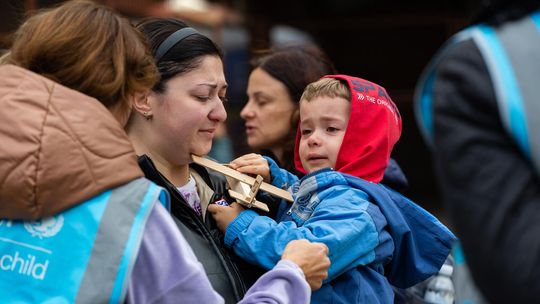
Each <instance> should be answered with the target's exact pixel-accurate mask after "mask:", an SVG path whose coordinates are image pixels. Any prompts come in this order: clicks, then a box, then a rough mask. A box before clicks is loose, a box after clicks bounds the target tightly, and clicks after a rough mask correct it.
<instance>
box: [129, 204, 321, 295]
mask: <svg viewBox="0 0 540 304" xmlns="http://www.w3.org/2000/svg"><path fill="white" fill-rule="evenodd" d="M310 296H311V290H310V288H309V285H308V284H307V282H306V281H305V279H304V274H303V272H302V270H301V269H300V268H299V267H298V266H297V265H296V264H294V263H293V262H291V261H287V260H282V261H280V262H279V263H278V264H277V265H276V266H275V267H274V268H273V269H272V270H270V271H268V272H267V273H266V274H264V275H263V276H262V277H260V278H259V280H257V282H255V284H254V285H253V286H252V287H251V288H250V289H249V290H248V292H247V293H246V295H245V296H244V299H243V300H242V301H241V302H240V303H244V304H247V303H309V301H310ZM180 302H181V303H223V302H224V301H223V298H221V296H220V295H219V294H218V293H217V292H215V291H214V290H213V289H212V286H211V285H210V281H209V280H208V278H207V277H206V274H205V272H204V269H203V266H202V264H201V263H199V261H198V260H197V258H196V257H195V254H194V253H193V251H192V250H191V247H190V246H189V244H188V243H187V241H186V240H185V238H184V237H183V236H182V234H181V233H180V231H179V230H178V228H177V227H176V224H175V223H174V221H173V220H172V218H171V217H170V214H169V213H168V212H167V210H166V209H165V208H164V207H163V206H162V205H160V204H156V206H155V207H154V210H152V213H151V214H150V217H149V218H148V222H147V224H146V227H145V231H144V235H143V239H142V244H141V248H140V250H139V255H138V257H137V260H136V262H135V265H134V267H133V272H132V275H131V281H130V283H129V287H128V293H127V298H126V303H180Z"/></svg>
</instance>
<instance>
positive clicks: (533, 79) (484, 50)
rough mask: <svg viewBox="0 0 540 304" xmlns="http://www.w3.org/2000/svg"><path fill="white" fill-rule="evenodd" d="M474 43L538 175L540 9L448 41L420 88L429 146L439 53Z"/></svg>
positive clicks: (506, 119) (420, 115) (419, 107)
mask: <svg viewBox="0 0 540 304" xmlns="http://www.w3.org/2000/svg"><path fill="white" fill-rule="evenodd" d="M465 39H472V40H473V41H474V42H475V44H476V46H477V47H478V49H479V51H480V53H481V54H482V57H483V59H484V61H485V63H486V66H487V69H488V71H489V73H490V77H491V80H492V83H493V87H494V90H495V95H496V98H497V103H498V107H499V112H500V116H501V120H502V123H503V126H504V127H505V129H506V130H507V132H508V134H509V135H510V136H511V137H512V138H514V140H515V141H516V143H517V145H518V146H519V149H520V150H521V151H522V153H523V154H524V155H525V156H526V157H527V158H528V159H529V160H530V161H532V163H533V164H534V165H535V167H536V169H537V172H540V138H539V137H529V134H530V132H531V131H534V130H538V129H540V120H539V119H538V118H537V116H538V115H539V113H540V101H539V99H540V83H539V78H540V75H539V71H540V11H538V12H536V13H534V14H532V15H531V16H530V17H527V18H522V19H520V20H518V21H514V22H510V23H507V24H505V25H504V26H502V27H500V28H496V29H495V28H492V27H489V26H486V25H479V26H474V27H471V28H468V29H466V30H464V31H462V32H461V33H459V34H457V35H456V36H454V37H453V38H452V39H450V40H449V42H448V43H447V45H445V47H443V48H442V49H441V51H440V52H439V53H438V55H437V56H436V57H435V59H434V60H433V61H432V63H430V65H429V66H428V68H427V69H426V71H425V72H424V74H423V76H422V78H421V80H420V81H419V85H418V87H417V90H416V93H417V95H416V97H415V99H416V117H417V120H418V125H419V126H420V129H421V130H422V134H423V136H424V138H425V139H426V142H428V143H429V144H431V143H432V140H433V118H432V116H433V104H432V103H433V82H434V78H435V76H436V67H437V65H438V64H439V58H440V56H441V54H443V53H444V52H446V51H447V50H448V48H449V47H451V46H452V45H455V44H456V43H457V42H459V41H463V40H465Z"/></svg>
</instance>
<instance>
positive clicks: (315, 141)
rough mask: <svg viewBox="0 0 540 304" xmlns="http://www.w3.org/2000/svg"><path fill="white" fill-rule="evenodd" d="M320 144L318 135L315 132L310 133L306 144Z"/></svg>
mask: <svg viewBox="0 0 540 304" xmlns="http://www.w3.org/2000/svg"><path fill="white" fill-rule="evenodd" d="M320 145H321V139H320V138H319V136H317V134H316V133H313V134H311V136H310V137H309V138H308V146H310V147H311V146H320Z"/></svg>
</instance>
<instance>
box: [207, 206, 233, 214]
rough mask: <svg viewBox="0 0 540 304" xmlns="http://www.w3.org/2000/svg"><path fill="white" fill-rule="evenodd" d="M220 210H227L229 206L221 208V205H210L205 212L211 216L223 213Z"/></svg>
mask: <svg viewBox="0 0 540 304" xmlns="http://www.w3.org/2000/svg"><path fill="white" fill-rule="evenodd" d="M222 208H229V206H221V205H217V204H210V205H208V208H207V210H208V212H210V213H211V214H218V213H220V212H222V211H223V209H222Z"/></svg>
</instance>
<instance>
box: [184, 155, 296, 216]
mask: <svg viewBox="0 0 540 304" xmlns="http://www.w3.org/2000/svg"><path fill="white" fill-rule="evenodd" d="M191 159H192V160H193V162H194V163H196V164H199V165H201V166H204V167H206V168H208V169H211V170H214V171H218V172H220V173H223V175H225V177H226V178H227V183H228V184H229V194H230V196H231V197H232V198H234V199H236V202H237V203H239V204H241V205H243V206H245V207H247V208H252V207H255V208H258V209H261V210H264V211H266V212H268V211H269V209H268V206H267V205H266V204H265V203H262V202H260V201H258V200H256V199H255V196H256V195H257V192H258V191H259V190H263V191H265V192H268V193H269V194H271V195H274V196H277V197H280V198H282V199H285V200H288V201H290V202H292V201H293V198H292V195H291V194H290V193H289V192H287V191H286V190H283V189H280V188H278V187H276V186H273V185H271V184H268V183H265V182H263V178H262V176H260V175H257V177H256V178H253V177H251V176H249V175H246V174H243V173H240V172H238V171H236V170H234V169H232V168H229V167H227V166H226V165H223V164H220V163H217V162H215V161H213V160H210V159H208V158H203V157H200V156H196V155H193V154H192V155H191Z"/></svg>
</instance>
